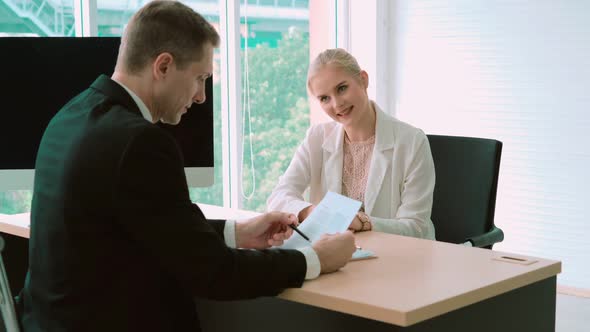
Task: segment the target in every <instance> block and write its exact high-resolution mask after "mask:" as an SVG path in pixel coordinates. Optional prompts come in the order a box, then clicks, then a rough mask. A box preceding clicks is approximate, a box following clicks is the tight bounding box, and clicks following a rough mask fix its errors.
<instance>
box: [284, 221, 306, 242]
mask: <svg viewBox="0 0 590 332" xmlns="http://www.w3.org/2000/svg"><path fill="white" fill-rule="evenodd" d="M289 227H291V229H293V230H294V231H295V232H297V234H299V235H301V236H302V237H303V238H304V239H306V240H307V241H309V242H311V240H310V239H309V238H308V237H307V236H306V235H305V234H303V232H302V231H300V230H299V229H297V226H295V225H293V224H289Z"/></svg>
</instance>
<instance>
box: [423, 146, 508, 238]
mask: <svg viewBox="0 0 590 332" xmlns="http://www.w3.org/2000/svg"><path fill="white" fill-rule="evenodd" d="M428 141H429V142H430V149H431V151H432V157H433V159H434V168H435V172H436V185H435V187H434V201H433V205H432V222H433V223H434V227H435V229H436V239H437V240H439V241H444V242H452V243H463V242H465V240H466V239H468V238H470V237H475V236H478V235H482V234H484V233H486V232H488V231H490V230H491V229H492V228H494V211H495V209H496V190H497V187H498V172H499V170H500V156H501V154H502V142H500V141H497V140H493V139H484V138H474V137H458V136H440V135H428ZM490 248H491V246H490Z"/></svg>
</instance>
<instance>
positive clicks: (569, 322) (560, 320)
mask: <svg viewBox="0 0 590 332" xmlns="http://www.w3.org/2000/svg"><path fill="white" fill-rule="evenodd" d="M555 320H556V322H555V331H556V332H585V331H590V298H584V297H576V296H570V295H564V294H559V293H557V308H556V315H555Z"/></svg>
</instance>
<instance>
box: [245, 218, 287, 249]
mask: <svg viewBox="0 0 590 332" xmlns="http://www.w3.org/2000/svg"><path fill="white" fill-rule="evenodd" d="M290 224H293V225H295V226H297V217H295V215H294V214H291V213H283V212H268V213H264V214H261V215H259V216H257V217H254V218H250V219H247V220H244V221H241V222H237V223H236V246H237V247H238V248H247V249H266V248H269V247H272V246H280V245H282V244H283V242H284V241H285V240H286V239H288V238H289V237H290V236H291V234H293V230H292V229H291V228H290V227H289V225H290Z"/></svg>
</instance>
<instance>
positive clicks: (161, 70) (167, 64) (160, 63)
mask: <svg viewBox="0 0 590 332" xmlns="http://www.w3.org/2000/svg"><path fill="white" fill-rule="evenodd" d="M173 63H174V57H173V56H172V54H170V53H168V52H164V53H160V54H159V55H158V56H157V57H156V60H154V62H153V64H152V72H153V73H152V74H153V75H154V78H155V79H162V78H164V77H166V75H167V74H168V73H169V72H170V70H171V66H172V64H173Z"/></svg>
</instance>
